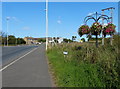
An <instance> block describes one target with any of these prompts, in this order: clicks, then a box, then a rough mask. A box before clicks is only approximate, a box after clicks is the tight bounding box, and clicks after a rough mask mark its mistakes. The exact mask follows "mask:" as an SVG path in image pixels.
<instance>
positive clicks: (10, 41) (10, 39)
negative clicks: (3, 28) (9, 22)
mask: <svg viewBox="0 0 120 89" xmlns="http://www.w3.org/2000/svg"><path fill="white" fill-rule="evenodd" d="M8 43H9V44H15V43H16V38H15V36H13V35H9V36H8Z"/></svg>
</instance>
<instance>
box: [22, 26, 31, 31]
mask: <svg viewBox="0 0 120 89" xmlns="http://www.w3.org/2000/svg"><path fill="white" fill-rule="evenodd" d="M22 29H23V30H30V27H28V26H25V27H23V28H22Z"/></svg>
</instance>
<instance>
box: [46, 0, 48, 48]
mask: <svg viewBox="0 0 120 89" xmlns="http://www.w3.org/2000/svg"><path fill="white" fill-rule="evenodd" d="M47 49H48V0H46V50H47Z"/></svg>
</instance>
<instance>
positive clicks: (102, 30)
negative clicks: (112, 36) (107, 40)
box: [102, 10, 104, 45]
mask: <svg viewBox="0 0 120 89" xmlns="http://www.w3.org/2000/svg"><path fill="white" fill-rule="evenodd" d="M102 15H104V10H103V11H102ZM102 27H104V18H102ZM103 30H104V29H103V28H102V45H104V35H103Z"/></svg>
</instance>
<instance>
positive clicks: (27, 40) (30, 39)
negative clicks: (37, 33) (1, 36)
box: [24, 37, 39, 45]
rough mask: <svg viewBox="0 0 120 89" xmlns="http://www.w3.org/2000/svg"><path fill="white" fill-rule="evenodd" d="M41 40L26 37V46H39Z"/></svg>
mask: <svg viewBox="0 0 120 89" xmlns="http://www.w3.org/2000/svg"><path fill="white" fill-rule="evenodd" d="M38 39H39V38H33V37H25V38H24V40H25V41H26V44H28V45H31V44H39V42H38Z"/></svg>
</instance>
